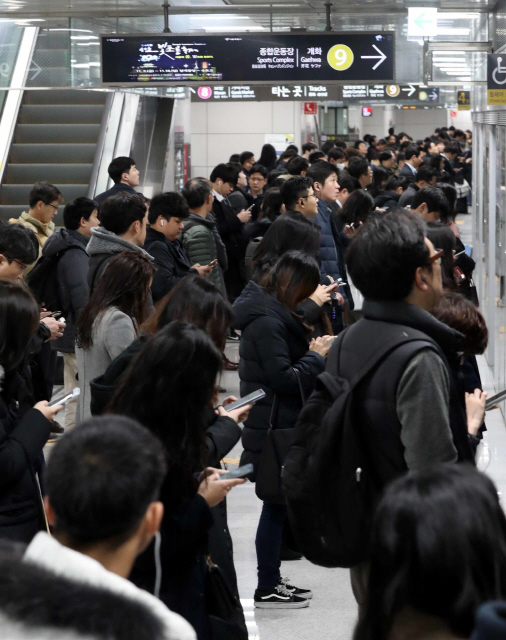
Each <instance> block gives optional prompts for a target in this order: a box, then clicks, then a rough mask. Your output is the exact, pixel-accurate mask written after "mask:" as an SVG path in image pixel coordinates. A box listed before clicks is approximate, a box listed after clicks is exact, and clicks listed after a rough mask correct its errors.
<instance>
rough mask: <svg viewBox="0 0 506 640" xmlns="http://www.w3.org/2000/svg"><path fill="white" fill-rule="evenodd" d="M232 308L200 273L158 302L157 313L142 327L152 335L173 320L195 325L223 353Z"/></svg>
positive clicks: (181, 283) (187, 279) (189, 277)
mask: <svg viewBox="0 0 506 640" xmlns="http://www.w3.org/2000/svg"><path fill="white" fill-rule="evenodd" d="M232 319H233V311H232V307H231V305H230V303H229V302H228V301H227V300H225V298H224V297H223V295H222V293H221V291H219V290H218V289H217V288H216V287H215V286H214V284H213V283H212V282H209V280H206V279H205V278H202V277H200V276H187V277H186V278H183V280H181V282H179V283H178V284H177V285H176V286H175V287H174V288H172V289H171V290H170V291H169V293H168V294H167V295H166V296H164V297H163V298H162V299H161V300H160V302H159V303H158V304H157V307H156V313H155V314H154V315H152V316H151V317H150V318H149V319H148V320H147V321H146V322H145V323H144V325H143V326H142V329H144V331H147V332H148V333H151V334H155V333H156V332H157V331H160V329H163V327H165V326H166V325H168V324H169V323H170V322H173V321H174V320H179V321H180V322H189V323H191V324H194V325H195V326H196V327H198V328H199V329H202V331H205V332H206V333H207V335H208V336H209V337H210V338H211V339H212V341H213V342H214V344H215V345H216V346H217V347H218V349H219V350H220V351H222V352H223V350H224V349H225V344H226V341H227V335H228V332H229V329H230V325H231V324H232Z"/></svg>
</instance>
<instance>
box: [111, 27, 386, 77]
mask: <svg viewBox="0 0 506 640" xmlns="http://www.w3.org/2000/svg"><path fill="white" fill-rule="evenodd" d="M101 45H102V46H101V66H102V83H103V84H107V85H111V84H116V85H118V84H120V85H127V84H136V85H137V84H140V83H142V84H151V85H159V84H161V83H166V84H173V83H178V84H189V85H191V84H197V83H202V82H203V81H205V82H208V83H213V82H214V83H216V82H218V83H223V82H231V83H248V82H262V83H264V84H265V83H266V82H280V81H285V82H289V81H293V82H312V83H317V82H336V81H337V82H339V81H343V82H350V81H355V80H359V81H363V80H372V81H389V80H393V79H394V54H395V42H394V34H393V33H357V34H354V33H352V34H350V33H346V34H339V33H311V34H309V33H307V34H302V35H292V34H288V35H287V34H278V33H267V34H261V35H259V34H251V35H250V34H248V35H241V36H232V35H227V36H225V35H223V36H217V35H212V36H208V35H200V34H198V35H178V34H172V33H168V34H160V35H153V34H147V35H132V36H130V35H128V36H127V35H125V36H123V35H115V36H111V35H107V36H102V37H101Z"/></svg>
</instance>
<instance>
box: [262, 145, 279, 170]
mask: <svg viewBox="0 0 506 640" xmlns="http://www.w3.org/2000/svg"><path fill="white" fill-rule="evenodd" d="M277 159H278V155H277V153H276V149H275V148H274V147H273V145H272V144H268V143H267V144H264V146H263V147H262V153H261V154H260V158H259V159H258V161H257V164H261V165H262V167H265V168H266V169H267V172H269V171H272V170H273V169H275V168H276V162H277Z"/></svg>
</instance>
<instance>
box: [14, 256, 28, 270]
mask: <svg viewBox="0 0 506 640" xmlns="http://www.w3.org/2000/svg"><path fill="white" fill-rule="evenodd" d="M12 262H15V263H16V264H19V266H20V267H21V271H24V270H25V269H26V267H27V266H28V265H27V264H24V262H20V261H19V260H16V258H12Z"/></svg>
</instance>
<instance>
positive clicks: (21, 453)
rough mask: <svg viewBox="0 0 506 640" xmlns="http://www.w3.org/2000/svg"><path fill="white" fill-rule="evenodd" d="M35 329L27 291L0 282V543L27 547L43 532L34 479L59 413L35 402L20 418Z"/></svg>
mask: <svg viewBox="0 0 506 640" xmlns="http://www.w3.org/2000/svg"><path fill="white" fill-rule="evenodd" d="M38 327H39V310H38V306H37V303H36V301H35V299H34V298H33V296H32V295H31V293H30V292H29V291H28V289H27V288H26V287H23V286H21V285H19V284H16V283H14V282H9V281H3V280H2V281H0V374H1V388H0V469H1V476H0V478H1V483H0V538H9V539H10V540H15V541H18V542H25V543H28V542H30V540H31V539H32V538H33V536H34V535H35V534H36V533H37V532H38V531H40V530H42V529H44V528H45V521H44V512H43V509H42V503H41V499H42V498H41V495H40V491H39V488H38V486H37V482H38V478H37V475H38V474H39V473H40V471H41V467H42V463H43V454H42V450H43V448H44V446H45V444H46V443H47V440H48V438H49V434H50V432H51V422H52V420H53V419H54V417H55V415H56V414H57V413H58V412H59V411H60V410H61V409H62V408H63V407H62V406H61V405H57V406H53V407H49V406H48V403H47V401H42V402H37V404H35V406H34V407H33V408H31V409H29V410H28V411H27V412H26V413H25V414H24V415H21V413H20V400H21V399H22V395H23V394H25V393H26V391H25V385H26V382H25V379H24V378H23V377H22V376H21V374H20V368H21V367H22V366H23V362H24V361H25V358H26V355H27V350H28V347H29V343H30V341H31V339H32V338H33V336H34V335H35V333H36V331H37V329H38Z"/></svg>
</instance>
